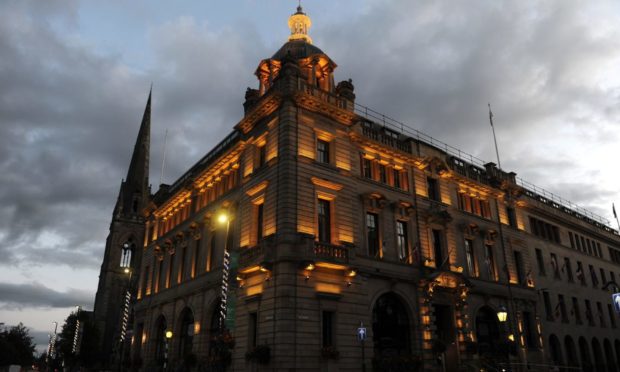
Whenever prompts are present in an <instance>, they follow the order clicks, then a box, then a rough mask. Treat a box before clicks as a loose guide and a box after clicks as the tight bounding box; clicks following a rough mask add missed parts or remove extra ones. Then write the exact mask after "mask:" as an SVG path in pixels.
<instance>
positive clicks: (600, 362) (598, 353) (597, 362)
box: [592, 338, 605, 371]
mask: <svg viewBox="0 0 620 372" xmlns="http://www.w3.org/2000/svg"><path fill="white" fill-rule="evenodd" d="M592 352H593V353H594V367H595V368H594V369H595V370H596V371H605V359H604V358H603V350H602V349H601V343H600V342H598V340H597V339H596V338H593V339H592Z"/></svg>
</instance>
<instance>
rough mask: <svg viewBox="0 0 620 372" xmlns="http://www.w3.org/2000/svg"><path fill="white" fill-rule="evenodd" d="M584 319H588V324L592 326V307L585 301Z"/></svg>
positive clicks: (588, 301)
mask: <svg viewBox="0 0 620 372" xmlns="http://www.w3.org/2000/svg"><path fill="white" fill-rule="evenodd" d="M586 318H588V324H589V325H591V326H593V325H594V314H592V306H591V305H590V300H586Z"/></svg>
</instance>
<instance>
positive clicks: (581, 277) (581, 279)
mask: <svg viewBox="0 0 620 372" xmlns="http://www.w3.org/2000/svg"><path fill="white" fill-rule="evenodd" d="M575 275H576V276H577V279H579V282H581V284H582V285H586V276H585V275H584V273H583V265H582V264H581V261H577V271H575Z"/></svg>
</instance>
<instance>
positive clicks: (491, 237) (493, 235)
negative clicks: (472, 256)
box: [481, 229, 497, 245]
mask: <svg viewBox="0 0 620 372" xmlns="http://www.w3.org/2000/svg"><path fill="white" fill-rule="evenodd" d="M481 233H482V235H483V236H484V243H485V244H491V245H492V244H495V240H496V239H497V231H495V230H493V229H489V230H485V231H481Z"/></svg>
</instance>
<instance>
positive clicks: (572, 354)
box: [564, 336, 579, 367]
mask: <svg viewBox="0 0 620 372" xmlns="http://www.w3.org/2000/svg"><path fill="white" fill-rule="evenodd" d="M564 350H565V351H566V363H568V365H570V366H571V367H577V366H579V361H578V360H577V348H576V347H575V341H573V339H572V338H571V337H570V336H566V337H565V338H564Z"/></svg>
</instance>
